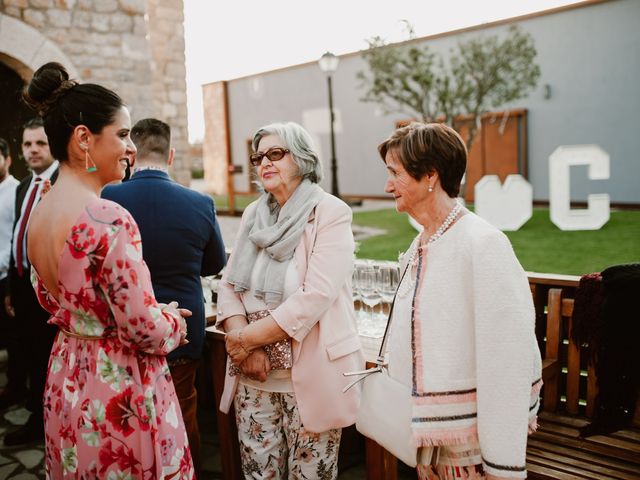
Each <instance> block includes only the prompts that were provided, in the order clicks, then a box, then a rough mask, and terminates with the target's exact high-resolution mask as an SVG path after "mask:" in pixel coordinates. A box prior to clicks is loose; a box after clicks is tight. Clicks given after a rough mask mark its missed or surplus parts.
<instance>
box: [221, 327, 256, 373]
mask: <svg viewBox="0 0 640 480" xmlns="http://www.w3.org/2000/svg"><path fill="white" fill-rule="evenodd" d="M243 333H244V328H238V329H236V330H231V331H230V332H227V334H226V335H225V338H224V344H225V347H226V349H227V353H228V354H229V358H231V361H232V362H233V364H234V365H236V366H237V367H240V366H241V365H242V362H244V361H245V360H246V359H247V358H248V357H249V355H250V354H251V350H249V349H248V348H247V347H246V345H245V343H244V338H243Z"/></svg>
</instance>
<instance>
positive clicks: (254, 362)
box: [239, 348, 271, 382]
mask: <svg viewBox="0 0 640 480" xmlns="http://www.w3.org/2000/svg"><path fill="white" fill-rule="evenodd" d="M239 368H240V371H241V372H242V374H243V375H244V376H245V377H248V378H250V379H252V380H258V381H259V382H264V381H265V380H266V379H267V374H268V373H269V370H271V365H270V364H269V357H268V356H267V353H266V352H265V351H264V350H263V349H262V348H259V349H257V350H255V351H253V352H251V354H250V355H249V356H248V357H247V359H246V360H245V361H244V362H242V364H241V365H240V366H239Z"/></svg>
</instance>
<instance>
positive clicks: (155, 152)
mask: <svg viewBox="0 0 640 480" xmlns="http://www.w3.org/2000/svg"><path fill="white" fill-rule="evenodd" d="M131 139H132V140H133V142H134V143H135V145H136V147H137V149H138V152H137V154H136V164H135V167H134V168H133V169H132V170H133V174H132V176H131V178H130V179H129V180H127V181H126V182H122V183H121V184H118V185H110V186H107V187H105V189H104V190H103V192H102V197H103V198H106V199H109V200H113V201H115V202H117V203H119V204H120V205H122V206H123V207H125V208H126V209H127V210H128V211H129V212H130V213H131V215H132V216H133V218H134V219H135V221H136V222H137V224H138V227H139V228H140V235H141V237H142V254H143V257H144V261H145V262H146V263H147V265H148V266H149V271H150V272H151V281H152V283H153V290H154V293H155V296H156V298H157V299H158V301H159V302H163V303H169V302H171V301H177V302H178V304H179V306H180V307H181V308H187V309H189V310H191V311H192V312H193V315H192V316H191V317H189V318H187V319H186V320H187V340H188V341H189V343H188V344H186V345H183V346H181V347H179V348H177V349H176V350H174V351H173V352H171V353H170V354H169V355H168V357H167V359H168V362H169V369H170V370H171V376H172V378H173V383H174V385H175V388H176V393H177V395H178V399H179V401H180V407H181V410H182V416H183V418H184V423H185V426H186V430H187V435H188V436H189V444H190V446H191V454H192V456H193V460H194V465H195V467H196V471H198V469H199V466H200V465H199V463H200V462H199V447H200V434H199V431H198V422H197V418H196V406H197V401H196V400H197V399H196V389H195V376H196V370H197V367H198V364H199V360H200V357H201V355H202V347H203V344H204V338H205V330H204V329H205V317H204V299H203V294H202V286H201V283H200V276H207V275H215V274H217V273H218V272H220V270H222V268H223V267H224V265H225V262H226V254H225V249H224V243H223V241H222V236H221V234H220V228H219V225H218V222H217V219H216V213H215V208H214V204H213V200H212V199H211V197H209V196H207V195H203V194H201V193H198V192H195V191H193V190H190V189H188V188H185V187H183V186H181V185H179V184H178V183H176V182H174V181H173V180H172V179H171V178H170V177H169V174H168V171H167V170H168V167H170V166H171V164H172V163H173V159H174V154H175V150H174V149H173V148H171V143H170V142H171V129H170V127H169V125H167V124H166V123H164V122H162V121H160V120H156V119H153V118H148V119H144V120H140V121H139V122H138V123H136V124H135V125H134V126H133V128H132V130H131Z"/></svg>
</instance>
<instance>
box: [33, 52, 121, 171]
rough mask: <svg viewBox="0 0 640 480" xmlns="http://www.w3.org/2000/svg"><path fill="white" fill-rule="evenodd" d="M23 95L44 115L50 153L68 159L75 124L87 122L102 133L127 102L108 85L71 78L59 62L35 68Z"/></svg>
mask: <svg viewBox="0 0 640 480" xmlns="http://www.w3.org/2000/svg"><path fill="white" fill-rule="evenodd" d="M22 97H23V99H24V100H25V102H26V103H27V104H28V105H29V106H31V107H32V108H33V109H34V110H36V111H37V112H38V114H39V115H40V116H41V117H42V118H43V120H44V131H45V133H46V134H47V137H48V139H49V148H50V149H51V154H52V155H53V156H54V157H55V158H57V159H58V160H67V145H68V143H69V138H70V137H71V133H72V132H73V129H74V128H75V127H77V126H78V125H85V126H86V127H87V128H88V129H89V130H90V131H91V132H92V133H95V134H99V133H100V132H101V131H102V129H103V128H104V127H105V126H107V125H109V124H110V123H112V122H113V120H114V118H115V115H116V113H117V112H118V110H120V108H122V107H123V106H124V103H123V102H122V99H121V98H120V97H119V96H118V95H117V94H116V93H115V92H112V91H111V90H109V89H107V88H104V87H102V86H100V85H96V84H93V83H84V84H80V83H78V82H76V81H74V80H70V79H69V74H68V73H67V70H66V69H65V68H64V67H63V66H62V65H61V64H59V63H56V62H50V63H47V64H45V65H43V66H41V67H40V68H39V69H38V70H36V72H35V73H34V74H33V78H32V79H31V81H30V82H29V85H27V86H26V87H25V89H24V92H23V93H22Z"/></svg>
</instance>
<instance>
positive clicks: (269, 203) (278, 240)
mask: <svg viewBox="0 0 640 480" xmlns="http://www.w3.org/2000/svg"><path fill="white" fill-rule="evenodd" d="M323 195H324V191H323V190H322V189H321V188H320V187H319V186H318V185H316V184H315V183H311V182H310V181H309V180H303V181H302V183H300V185H299V186H298V188H296V190H295V191H294V192H293V195H291V197H290V198H289V199H288V200H287V202H286V203H285V204H284V207H282V208H280V206H279V205H278V204H276V205H275V207H274V206H273V200H272V198H273V197H271V195H270V194H267V193H265V194H263V195H262V196H261V197H260V198H258V200H256V202H257V205H256V207H255V208H254V209H253V211H252V212H250V214H249V215H250V216H249V217H247V219H246V221H245V224H244V227H243V230H242V231H241V232H240V234H239V236H238V240H237V243H236V246H235V249H234V251H233V254H232V255H231V259H230V265H229V266H228V268H229V275H228V277H227V281H228V282H229V283H230V284H232V285H233V286H234V287H235V288H234V290H235V291H236V292H245V291H247V290H249V288H250V286H251V276H252V273H253V269H254V265H255V262H256V259H257V257H258V253H259V251H260V250H261V249H265V250H266V252H267V254H268V256H269V258H268V260H267V263H266V265H265V266H264V268H262V269H261V270H260V271H259V272H258V279H257V285H255V287H254V290H255V291H256V297H257V298H259V299H261V300H263V301H264V302H265V303H266V304H267V306H268V307H269V308H274V307H276V306H277V305H278V304H280V302H281V301H282V295H283V293H284V280H285V275H286V272H287V267H288V265H289V261H290V260H291V259H292V258H293V253H294V251H295V249H296V247H297V246H298V243H300V238H301V237H302V233H303V232H304V228H305V225H306V224H307V222H308V220H309V215H310V214H311V211H312V210H313V209H314V208H315V207H316V205H318V203H320V200H322V197H323Z"/></svg>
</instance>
